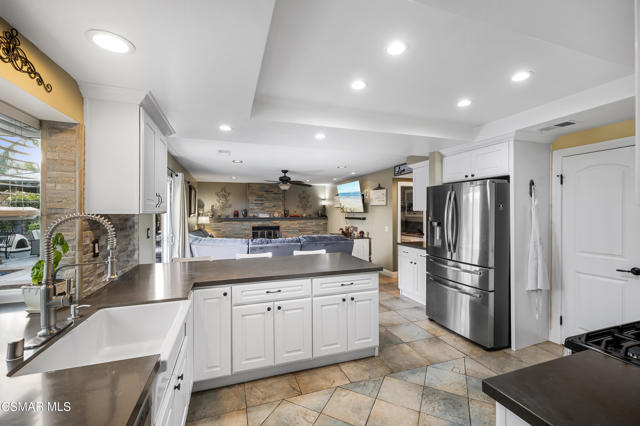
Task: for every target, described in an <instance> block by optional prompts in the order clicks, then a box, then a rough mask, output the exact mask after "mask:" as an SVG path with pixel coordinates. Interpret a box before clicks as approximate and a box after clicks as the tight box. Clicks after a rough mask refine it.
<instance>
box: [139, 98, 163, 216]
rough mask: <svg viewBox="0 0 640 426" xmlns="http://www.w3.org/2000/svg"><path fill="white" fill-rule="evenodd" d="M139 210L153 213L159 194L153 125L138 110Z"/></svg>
mask: <svg viewBox="0 0 640 426" xmlns="http://www.w3.org/2000/svg"><path fill="white" fill-rule="evenodd" d="M140 132H141V135H140V204H141V205H140V211H141V213H155V212H156V209H157V205H158V202H159V201H160V198H159V196H158V195H159V194H158V191H157V188H156V165H155V162H156V158H155V151H156V138H157V130H156V128H155V126H154V125H153V124H152V123H151V121H149V119H148V118H146V115H145V113H144V111H142V110H141V111H140Z"/></svg>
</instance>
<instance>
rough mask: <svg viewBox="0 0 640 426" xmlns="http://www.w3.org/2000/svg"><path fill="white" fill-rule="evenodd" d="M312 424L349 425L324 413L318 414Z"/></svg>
mask: <svg viewBox="0 0 640 426" xmlns="http://www.w3.org/2000/svg"><path fill="white" fill-rule="evenodd" d="M313 426H349V423H345V422H343V421H342V420H338V419H334V418H333V417H329V416H327V415H326V414H320V416H318V419H317V420H316V422H315V423H314V424H313Z"/></svg>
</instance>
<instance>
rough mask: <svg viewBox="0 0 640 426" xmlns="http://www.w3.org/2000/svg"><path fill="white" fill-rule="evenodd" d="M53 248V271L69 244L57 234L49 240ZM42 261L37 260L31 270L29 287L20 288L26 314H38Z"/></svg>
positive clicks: (42, 271) (67, 249)
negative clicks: (25, 306)
mask: <svg viewBox="0 0 640 426" xmlns="http://www.w3.org/2000/svg"><path fill="white" fill-rule="evenodd" d="M51 246H52V247H53V270H54V271H55V269H56V268H57V267H58V265H59V264H60V261H61V260H62V255H63V254H65V253H67V252H68V251H69V244H68V243H67V241H66V240H65V239H64V235H62V233H60V232H58V233H57V234H55V235H54V236H53V238H52V239H51ZM43 275H44V260H42V259H40V260H38V261H37V262H36V263H35V264H34V265H33V267H32V268H31V285H23V286H22V296H23V297H24V303H25V304H26V305H27V312H29V313H39V312H40V291H41V289H42V280H43V279H44V277H43Z"/></svg>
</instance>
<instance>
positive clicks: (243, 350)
mask: <svg viewBox="0 0 640 426" xmlns="http://www.w3.org/2000/svg"><path fill="white" fill-rule="evenodd" d="M273 351H274V346H273V303H257V304H254V305H245V306H235V307H234V308H233V371H234V372H238V371H244V370H251V369H254V368H260V367H269V366H272V365H273V362H274V352H273Z"/></svg>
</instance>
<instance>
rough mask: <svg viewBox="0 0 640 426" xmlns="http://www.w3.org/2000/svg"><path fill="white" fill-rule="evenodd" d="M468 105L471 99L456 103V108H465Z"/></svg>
mask: <svg viewBox="0 0 640 426" xmlns="http://www.w3.org/2000/svg"><path fill="white" fill-rule="evenodd" d="M469 105H471V99H467V98H464V99H460V100H459V101H458V108H465V107H468V106H469Z"/></svg>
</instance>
